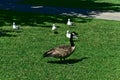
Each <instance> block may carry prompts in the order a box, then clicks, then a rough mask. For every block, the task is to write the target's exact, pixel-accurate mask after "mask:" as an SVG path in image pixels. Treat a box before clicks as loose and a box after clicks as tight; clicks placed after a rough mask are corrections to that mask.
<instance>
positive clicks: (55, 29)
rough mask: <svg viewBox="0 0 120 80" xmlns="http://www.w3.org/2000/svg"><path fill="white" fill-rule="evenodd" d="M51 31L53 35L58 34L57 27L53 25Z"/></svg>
mask: <svg viewBox="0 0 120 80" xmlns="http://www.w3.org/2000/svg"><path fill="white" fill-rule="evenodd" d="M52 31H53V32H54V33H55V34H56V33H58V32H57V27H56V26H55V24H53V25H52Z"/></svg>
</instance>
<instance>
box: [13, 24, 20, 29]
mask: <svg viewBox="0 0 120 80" xmlns="http://www.w3.org/2000/svg"><path fill="white" fill-rule="evenodd" d="M13 29H14V30H18V29H19V26H17V25H16V24H15V22H13Z"/></svg>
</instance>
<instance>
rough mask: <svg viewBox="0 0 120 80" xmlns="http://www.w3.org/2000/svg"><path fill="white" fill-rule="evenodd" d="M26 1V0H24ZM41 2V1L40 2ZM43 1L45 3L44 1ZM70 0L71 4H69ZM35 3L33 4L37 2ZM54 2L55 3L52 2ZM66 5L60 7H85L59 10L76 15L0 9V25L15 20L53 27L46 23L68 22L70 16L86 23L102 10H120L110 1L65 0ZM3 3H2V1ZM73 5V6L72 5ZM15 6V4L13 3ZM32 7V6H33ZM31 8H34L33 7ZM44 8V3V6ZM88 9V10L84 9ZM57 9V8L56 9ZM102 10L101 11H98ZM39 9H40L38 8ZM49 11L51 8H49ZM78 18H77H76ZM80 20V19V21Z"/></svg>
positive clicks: (17, 22) (31, 24) (19, 23)
mask: <svg viewBox="0 0 120 80" xmlns="http://www.w3.org/2000/svg"><path fill="white" fill-rule="evenodd" d="M24 1H25V0H24ZM25 2H28V3H30V2H37V3H38V4H41V5H42V4H45V5H48V6H49V4H51V6H52V5H53V6H57V5H58V6H60V5H61V4H56V5H54V4H55V2H56V3H58V2H61V0H57V1H55V0H53V1H51V0H46V1H41V0H39V1H38V0H37V1H33V0H31V1H29V0H28V1H27V0H26V1H25ZM40 2H41V3H40ZM42 2H43V3H42ZM68 2H69V4H68ZM37 3H33V4H37ZM52 3H54V4H52ZM63 4H64V5H65V4H67V5H66V6H64V5H62V6H60V7H67V6H68V7H73V8H83V9H82V10H81V11H80V10H76V9H75V10H74V9H72V10H71V9H65V10H63V9H62V8H59V10H58V12H59V14H63V13H66V14H69V13H70V14H73V15H75V16H65V15H61V16H60V15H47V14H46V15H43V14H40V13H37V12H35V11H34V10H33V12H15V11H7V10H6V11H5V10H1V11H0V26H5V25H7V26H8V25H11V24H12V22H13V21H15V22H16V24H18V25H25V26H32V27H34V26H36V27H51V26H50V25H47V24H46V23H50V24H52V23H63V24H66V22H67V19H68V18H70V19H71V20H72V21H73V22H78V23H86V22H90V21H92V17H93V16H91V15H99V14H100V13H101V11H106V12H108V11H112V12H114V11H120V4H113V3H108V2H98V1H97V0H76V1H72V0H71V1H70V0H65V1H64V3H63ZM73 4H74V5H73ZM1 5H2V3H1ZM71 5H73V6H71ZM12 6H14V7H15V5H12ZM31 7H32V6H31ZM31 7H30V8H29V9H32V8H31ZM42 8H44V5H43V7H42ZM21 9H22V8H21ZM84 9H87V10H84ZM91 9H92V10H91ZM56 10H57V9H56ZM98 10H101V11H98ZM37 11H39V9H38V10H37ZM48 11H49V10H48ZM79 14H82V15H86V16H88V17H91V18H87V17H85V18H84V17H83V18H81V17H79V18H78V17H77V16H78V15H79ZM75 18H77V19H75ZM78 20H79V21H78Z"/></svg>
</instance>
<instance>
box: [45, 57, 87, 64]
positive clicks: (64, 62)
mask: <svg viewBox="0 0 120 80" xmlns="http://www.w3.org/2000/svg"><path fill="white" fill-rule="evenodd" d="M85 59H88V57H83V58H81V59H67V60H65V61H48V62H47V63H51V64H75V63H78V62H81V61H83V60H85Z"/></svg>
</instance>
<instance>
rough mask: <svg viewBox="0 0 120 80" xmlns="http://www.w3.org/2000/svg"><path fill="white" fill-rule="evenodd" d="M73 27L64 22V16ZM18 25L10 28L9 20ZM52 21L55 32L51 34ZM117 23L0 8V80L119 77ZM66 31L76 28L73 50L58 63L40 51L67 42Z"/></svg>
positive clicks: (108, 79)
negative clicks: (1, 9)
mask: <svg viewBox="0 0 120 80" xmlns="http://www.w3.org/2000/svg"><path fill="white" fill-rule="evenodd" d="M68 18H70V19H71V21H73V22H74V24H75V25H74V27H71V28H69V27H68V26H67V25H66V22H67V19H68ZM13 21H15V22H16V24H18V25H21V29H20V30H18V31H13V30H12V22H13ZM53 23H55V24H56V26H57V27H58V34H53V32H52V31H51V25H52V24H53ZM119 25H120V22H119V21H118V22H117V21H107V20H96V19H89V18H76V17H68V16H56V15H41V14H33V13H17V12H4V11H1V19H0V80H119V79H120V76H119V75H120V62H119V61H120V26H119ZM66 30H70V31H76V32H77V33H78V34H79V39H78V40H76V41H75V44H76V50H75V52H74V53H73V54H72V55H71V56H70V57H68V58H67V62H68V63H66V62H62V63H60V62H59V59H56V58H43V57H42V55H43V54H44V52H46V51H47V50H49V49H50V48H53V47H55V46H58V45H62V44H69V39H67V38H66V37H65V33H66Z"/></svg>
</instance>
